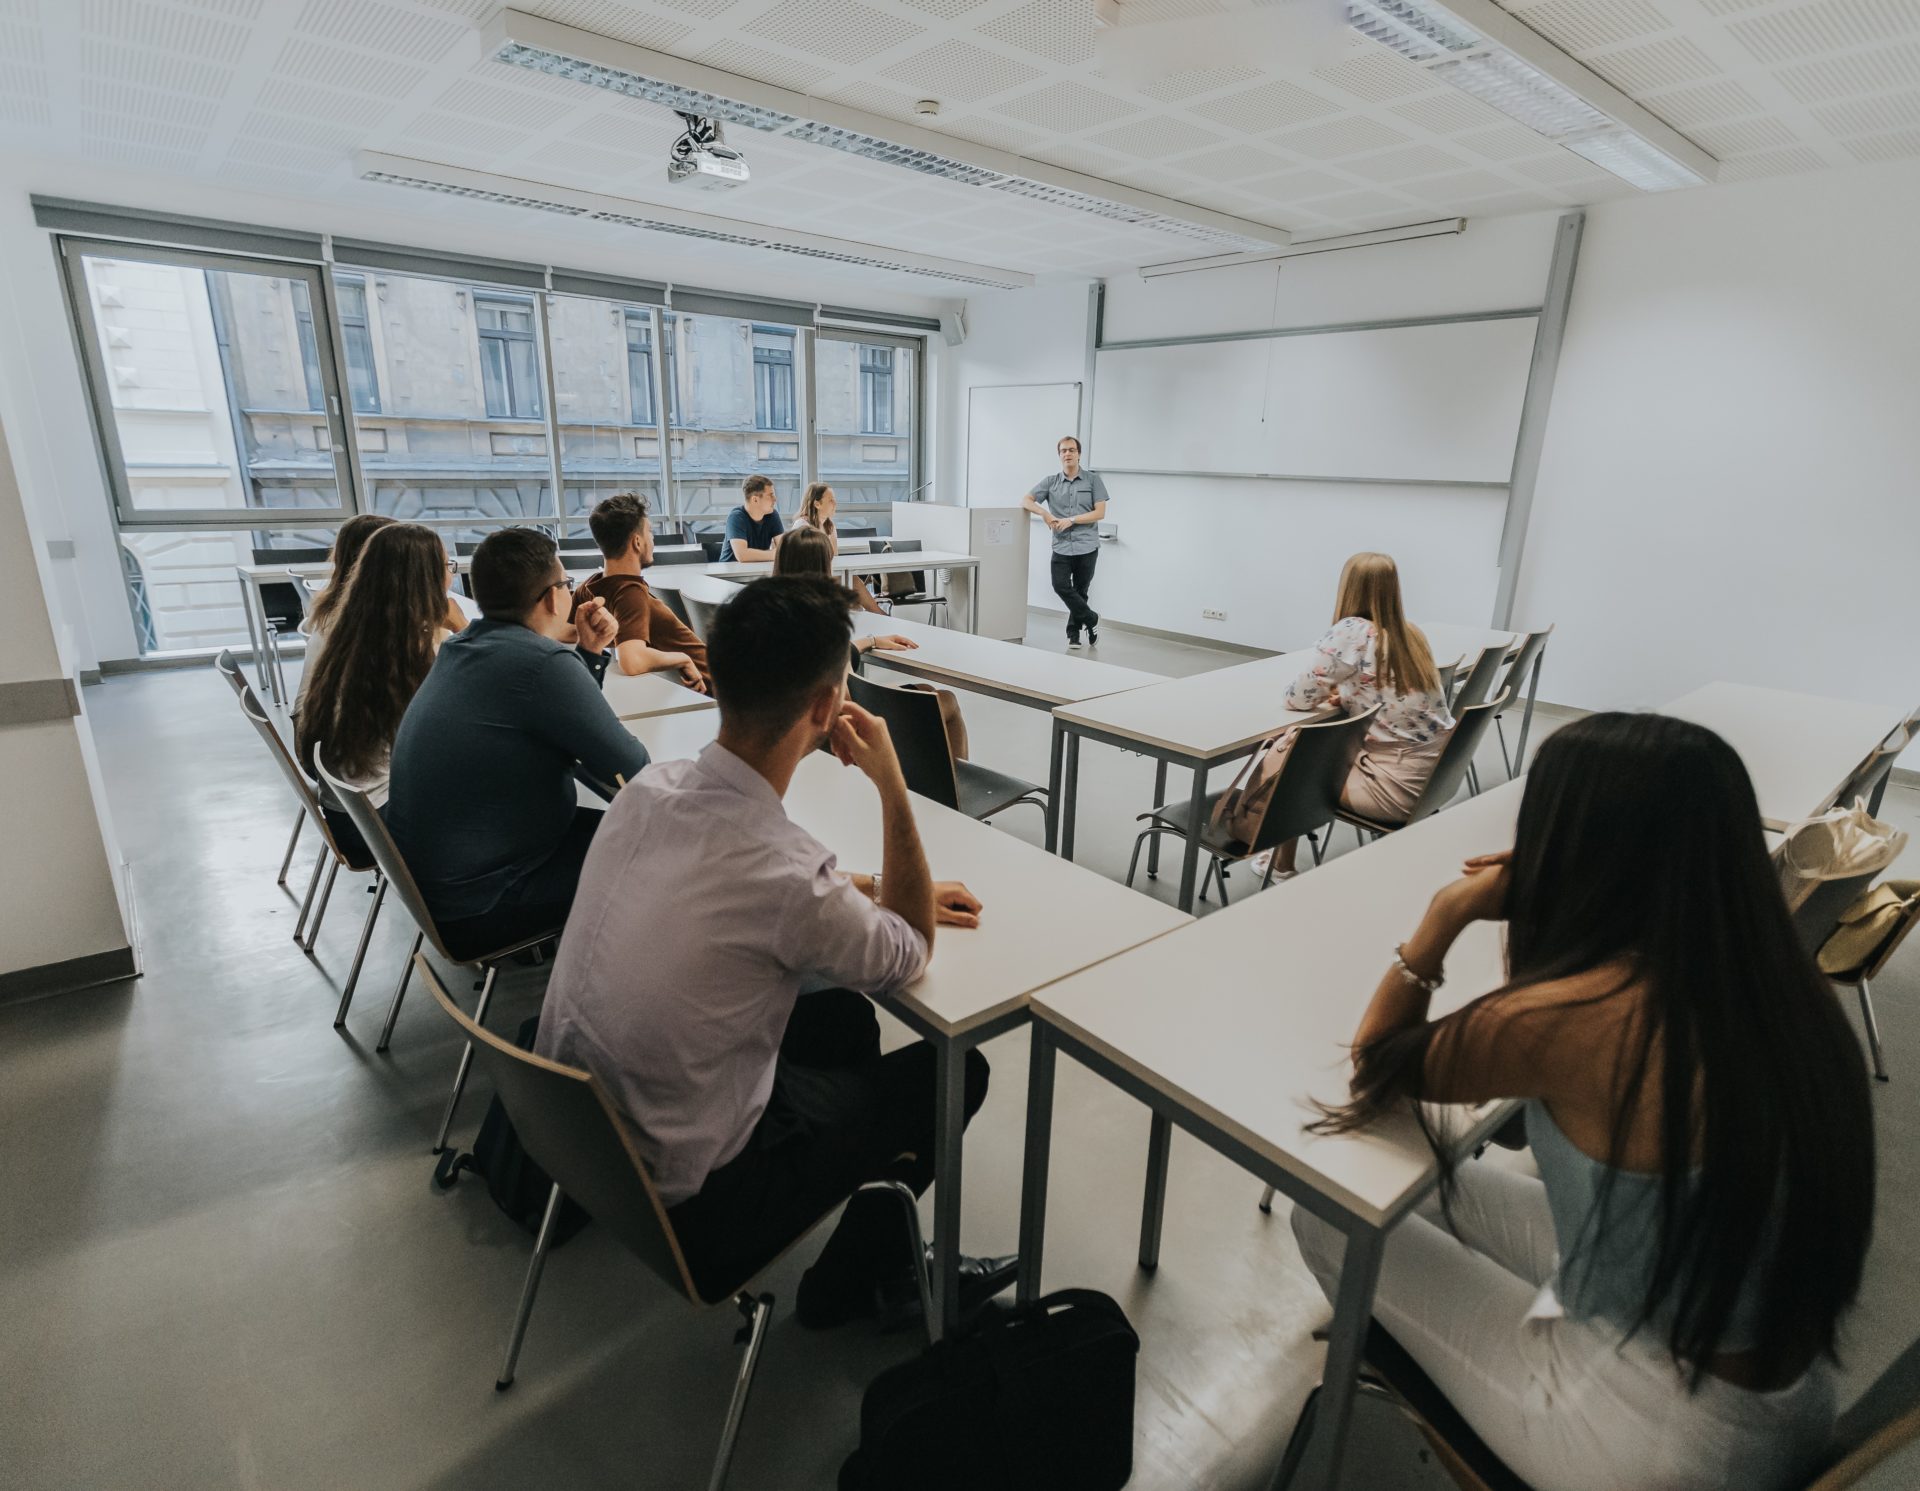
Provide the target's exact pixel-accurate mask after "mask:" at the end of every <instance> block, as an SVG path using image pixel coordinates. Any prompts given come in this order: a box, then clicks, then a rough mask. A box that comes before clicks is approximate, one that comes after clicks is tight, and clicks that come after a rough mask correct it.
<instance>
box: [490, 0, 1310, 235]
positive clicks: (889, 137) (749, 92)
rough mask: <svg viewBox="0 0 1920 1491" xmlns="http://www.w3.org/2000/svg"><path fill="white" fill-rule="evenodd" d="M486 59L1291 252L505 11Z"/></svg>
mask: <svg viewBox="0 0 1920 1491" xmlns="http://www.w3.org/2000/svg"><path fill="white" fill-rule="evenodd" d="M482 48H483V52H484V54H485V55H486V56H488V57H490V58H492V59H493V60H494V61H496V62H505V63H511V64H512V65H514V66H516V67H526V68H532V69H533V70H535V71H537V72H543V73H549V74H551V75H552V76H554V77H560V78H568V79H571V80H572V81H574V82H578V83H587V84H591V85H592V86H594V87H596V88H606V89H610V90H612V91H613V92H615V93H622V94H625V95H627V96H628V97H630V98H639V99H645V100H646V101H647V102H649V103H655V104H659V105H660V106H661V107H662V108H665V109H672V110H675V111H677V112H684V113H689V114H702V115H706V116H708V117H711V118H714V119H720V120H724V121H725V122H726V123H728V124H738V125H744V126H745V127H747V128H749V129H757V130H762V131H765V132H766V133H768V134H775V135H780V136H783V137H784V138H786V139H790V140H800V141H804V142H807V143H809V144H814V145H821V146H824V147H826V148H827V149H829V150H840V151H844V152H846V153H847V154H849V155H857V156H860V157H862V158H863V159H866V160H874V161H879V162H881V163H882V164H884V165H890V166H899V167H901V168H903V169H905V170H909V171H918V172H921V173H923V174H925V175H928V176H938V177H941V178H942V179H944V180H948V181H957V182H959V183H961V184H963V185H966V186H977V187H984V188H986V189H987V190H989V191H1002V192H1009V193H1012V194H1013V195H1015V196H1021V197H1027V198H1029V199H1032V200H1035V201H1040V202H1045V203H1048V204H1050V205H1052V206H1056V207H1065V208H1069V209H1071V210H1074V211H1077V212H1087V213H1092V214H1093V215H1095V216H1097V217H1101V218H1105V219H1107V220H1108V221H1110V222H1121V223H1129V224H1133V225H1135V226H1137V227H1143V228H1151V229H1154V230H1157V231H1159V232H1162V233H1170V234H1173V235H1175V236H1177V237H1181V238H1190V239H1194V240H1197V241H1199V242H1202V243H1206V244H1211V245H1214V246H1215V247H1217V248H1219V249H1221V250H1225V251H1230V250H1235V249H1245V250H1250V249H1266V248H1274V247H1284V246H1285V245H1286V243H1287V241H1288V238H1287V233H1286V231H1285V230H1284V229H1282V228H1270V227H1267V226H1265V225H1264V224H1261V223H1255V222H1249V221H1247V220H1246V219H1244V218H1237V217H1232V216H1230V215H1228V214H1226V213H1220V212H1213V211H1210V210H1208V209H1206V208H1203V207H1195V206H1192V205H1190V204H1188V203H1185V202H1176V201H1174V200H1173V199H1172V198H1170V197H1161V196H1157V195H1155V194H1154V193H1152V192H1142V191H1137V190H1135V189H1134V188H1132V187H1126V186H1121V185H1119V184H1118V183H1116V182H1111V181H1102V180H1100V179H1098V178H1097V177H1092V176H1083V175H1081V174H1080V173H1079V172H1077V171H1068V170H1064V169H1061V168H1058V167H1054V166H1046V165H1042V164H1041V163H1040V162H1038V161H1032V160H1028V159H1026V158H1025V157H1024V156H1017V155H1010V154H1008V153H1007V152H1006V151H1003V150H995V149H993V148H991V147H990V146H986V145H976V144H974V143H973V142H972V141H969V140H961V139H955V138H953V137H951V136H948V135H942V134H938V133H936V132H934V131H932V130H927V129H921V128H920V127H919V126H917V125H911V124H900V123H897V122H895V121H894V120H891V119H885V118H882V117H881V116H879V115H877V114H868V113H865V112H863V111H862V110H859V109H851V108H848V107H846V106H845V105H842V104H835V103H829V102H828V101H826V100H824V99H817V98H809V97H807V96H806V95H805V94H801V93H793V92H790V91H788V90H787V89H785V88H777V87H775V86H774V85H772V84H771V83H757V82H755V81H753V80H752V79H751V78H743V77H739V76H736V75H735V74H733V73H727V72H721V71H720V70H718V69H717V68H711V67H704V66H702V65H701V64H699V63H697V62H686V61H683V60H682V59H680V58H678V57H671V56H668V55H667V54H666V53H663V52H652V51H648V50H647V49H646V48H644V47H635V46H629V45H627V44H626V43H625V42H618V41H614V40H612V39H611V38H609V37H604V36H599V35H596V34H595V33H593V32H591V31H581V30H579V29H577V28H576V27H573V26H563V25H561V24H560V23H558V22H556V21H547V20H542V19H541V18H540V17H538V16H530V15H525V14H523V13H522V12H520V11H517V10H506V11H502V12H501V13H500V14H499V15H498V16H497V17H496V18H495V19H494V20H493V22H492V24H491V25H490V26H488V28H487V30H486V33H485V37H484V40H483V42H482Z"/></svg>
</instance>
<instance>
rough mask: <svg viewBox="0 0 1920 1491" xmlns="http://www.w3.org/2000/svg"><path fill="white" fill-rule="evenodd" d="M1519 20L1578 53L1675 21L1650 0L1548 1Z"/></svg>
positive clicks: (1668, 27)
mask: <svg viewBox="0 0 1920 1491" xmlns="http://www.w3.org/2000/svg"><path fill="white" fill-rule="evenodd" d="M1520 19H1521V20H1522V21H1524V22H1525V23H1526V25H1527V27H1528V29H1530V30H1533V31H1537V32H1539V33H1540V35H1542V36H1544V37H1545V38H1546V39H1547V40H1548V41H1550V42H1552V43H1553V44H1554V45H1555V46H1557V47H1559V48H1561V49H1562V50H1563V51H1567V52H1571V53H1573V54H1574V55H1575V56H1579V55H1581V54H1583V53H1586V52H1597V51H1599V50H1600V49H1601V48H1602V47H1613V46H1619V45H1621V44H1622V43H1624V42H1629V41H1638V40H1642V39H1644V38H1646V37H1649V36H1657V35H1659V34H1660V33H1661V32H1663V31H1671V30H1672V29H1673V22H1672V21H1670V20H1668V19H1667V17H1666V16H1665V15H1664V14H1662V12H1661V11H1660V10H1659V8H1658V7H1656V6H1654V5H1652V4H1650V3H1648V0H1546V3H1545V4H1544V5H1533V6H1529V7H1528V8H1527V9H1526V10H1524V11H1522V12H1521V13H1520Z"/></svg>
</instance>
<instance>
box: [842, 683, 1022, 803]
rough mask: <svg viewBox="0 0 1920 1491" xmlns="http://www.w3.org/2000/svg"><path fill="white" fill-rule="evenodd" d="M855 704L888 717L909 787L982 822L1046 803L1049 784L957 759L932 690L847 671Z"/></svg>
mask: <svg viewBox="0 0 1920 1491" xmlns="http://www.w3.org/2000/svg"><path fill="white" fill-rule="evenodd" d="M847 692H848V695H849V696H850V697H851V698H852V700H853V702H854V703H855V704H858V705H859V706H860V707H861V708H862V709H864V710H867V711H869V712H870V713H872V714H876V715H878V716H879V717H880V718H881V719H882V720H884V721H886V725H887V733H888V734H889V735H890V736H892V737H893V749H894V754H896V755H897V756H899V758H900V771H901V774H902V775H903V776H905V777H906V779H907V790H908V791H910V792H917V793H919V794H920V795H921V796H922V797H928V798H931V799H933V801H935V802H937V803H939V804H940V806H941V807H943V808H953V809H954V810H956V811H957V812H961V813H965V814H966V815H967V816H968V817H969V818H975V819H978V820H980V821H981V822H983V823H984V822H985V821H986V820H987V819H989V818H991V817H993V816H994V814H996V813H999V812H1003V811H1005V810H1006V809H1007V808H1011V807H1014V806H1016V805H1017V804H1020V803H1026V804H1027V805H1028V806H1030V807H1036V808H1039V809H1040V811H1041V812H1042V813H1045V812H1046V808H1047V789H1046V788H1045V787H1041V786H1038V785H1037V784H1035V783H1033V782H1024V781H1022V780H1021V779H1020V778H1019V777H1010V776H1008V775H1007V774H1006V773H1005V772H1002V771H995V770H993V769H992V768H991V767H987V766H981V765H979V764H978V763H976V762H973V761H961V760H957V759H956V758H955V757H954V754H953V744H952V742H951V741H949V740H948V739H947V727H946V723H945V721H943V720H942V719H941V718H940V700H939V698H938V696H936V695H935V694H934V693H933V692H932V691H931V690H928V689H914V688H889V687H888V686H887V685H886V684H883V683H874V682H873V681H872V680H870V679H866V678H862V677H861V676H860V675H859V674H857V673H852V674H849V675H848V676H847Z"/></svg>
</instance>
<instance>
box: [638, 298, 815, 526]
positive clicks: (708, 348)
mask: <svg viewBox="0 0 1920 1491" xmlns="http://www.w3.org/2000/svg"><path fill="white" fill-rule="evenodd" d="M665 335H666V337H667V342H666V346H667V351H668V354H669V355H668V364H667V365H668V370H669V371H668V378H667V382H668V387H669V391H670V396H671V398H672V401H673V402H672V406H671V408H670V410H669V415H670V418H671V420H672V431H671V434H672V441H673V444H672V449H671V451H670V452H669V455H670V462H671V465H672V468H673V483H674V492H675V499H676V504H677V508H678V511H679V512H680V513H681V514H683V515H685V516H687V517H689V518H691V519H692V520H693V521H694V523H695V525H696V526H703V525H704V526H707V527H711V526H712V525H713V524H714V523H715V522H717V521H718V520H719V519H720V518H721V517H723V516H724V515H725V514H726V513H727V512H729V511H730V510H731V509H733V508H735V507H737V506H738V505H739V503H740V484H741V483H742V482H743V481H745V480H746V478H747V477H748V476H750V475H752V474H754V473H756V472H758V473H761V474H763V475H766V476H769V477H772V478H773V485H774V491H775V493H776V494H777V495H778V497H779V501H780V508H781V510H782V511H783V512H788V513H791V512H792V511H793V510H794V509H795V508H796V507H797V506H798V505H799V502H800V484H801V479H802V477H803V474H804V472H805V469H806V463H805V462H804V460H803V459H802V453H801V442H800V436H799V434H798V433H797V425H798V420H797V418H796V415H795V411H796V409H797V407H798V405H799V403H800V401H801V400H802V399H803V398H804V397H805V385H804V383H803V382H802V379H803V376H804V372H805V368H804V364H805V358H804V357H801V356H797V355H796V353H797V352H798V351H799V350H800V339H799V334H798V333H797V332H796V331H794V330H793V328H791V327H784V326H766V325H757V324H755V323H754V322H752V321H744V320H736V319H734V318H733V317H730V316H709V315H695V314H689V313H687V312H685V311H681V312H678V313H676V314H673V315H670V316H668V317H666V333H665Z"/></svg>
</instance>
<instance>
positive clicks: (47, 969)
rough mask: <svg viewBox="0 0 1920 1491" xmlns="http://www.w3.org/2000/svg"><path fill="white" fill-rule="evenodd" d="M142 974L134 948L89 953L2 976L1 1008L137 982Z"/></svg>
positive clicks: (0, 977) (0, 981)
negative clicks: (32, 1000) (102, 986)
mask: <svg viewBox="0 0 1920 1491" xmlns="http://www.w3.org/2000/svg"><path fill="white" fill-rule="evenodd" d="M139 972H140V967H139V963H138V962H137V961H136V959H135V958H134V955H133V949H132V948H131V947H117V948H113V949H112V950H110V951H108V952H104V953H88V954H86V955H85V956H84V957H79V958H68V959H66V960H65V961H64V962H60V963H42V964H41V965H40V966H39V967H37V968H20V969H16V970H15V971H14V972H12V973H0V1004H18V1003H20V1002H22V1001H24V1000H28V999H43V998H45V997H46V996H48V995H50V994H72V993H75V992H77V991H78V990H81V989H93V988H98V987H99V986H100V985H101V984H113V983H118V982H119V981H120V980H122V979H128V978H134V977H136V976H137V975H138V974H139Z"/></svg>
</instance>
